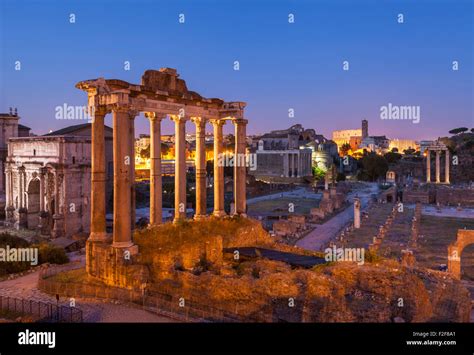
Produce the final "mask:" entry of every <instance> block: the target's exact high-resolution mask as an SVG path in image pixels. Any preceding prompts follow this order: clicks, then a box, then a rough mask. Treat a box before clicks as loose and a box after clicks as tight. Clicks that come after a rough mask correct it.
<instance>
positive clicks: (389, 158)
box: [384, 152, 402, 164]
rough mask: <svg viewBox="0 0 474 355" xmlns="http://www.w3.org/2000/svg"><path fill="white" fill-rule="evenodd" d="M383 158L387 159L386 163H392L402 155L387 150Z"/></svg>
mask: <svg viewBox="0 0 474 355" xmlns="http://www.w3.org/2000/svg"><path fill="white" fill-rule="evenodd" d="M384 158H385V160H386V161H387V163H389V164H394V163H396V162H398V161H399V160H400V159H401V158H402V155H401V154H399V153H394V152H388V153H386V154H385V155H384Z"/></svg>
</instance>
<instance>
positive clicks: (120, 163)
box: [112, 106, 134, 248]
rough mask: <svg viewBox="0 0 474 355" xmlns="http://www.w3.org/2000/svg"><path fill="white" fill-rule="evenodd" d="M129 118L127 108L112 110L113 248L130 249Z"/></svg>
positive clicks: (120, 107)
mask: <svg viewBox="0 0 474 355" xmlns="http://www.w3.org/2000/svg"><path fill="white" fill-rule="evenodd" d="M129 122H130V118H129V113H128V107H124V106H117V107H115V108H114V109H113V132H114V133H113V135H114V144H113V146H114V231H113V244H112V246H113V247H115V248H130V247H132V245H133V242H132V226H131V221H132V220H131V218H130V215H131V206H132V201H131V199H132V196H131V181H130V176H131V174H130V168H131V166H130V165H131V160H132V159H134V158H133V157H131V156H130V123H129Z"/></svg>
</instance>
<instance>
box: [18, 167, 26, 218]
mask: <svg viewBox="0 0 474 355" xmlns="http://www.w3.org/2000/svg"><path fill="white" fill-rule="evenodd" d="M24 170H25V169H24V168H23V167H20V168H18V185H19V186H18V187H19V188H18V190H19V197H20V198H19V205H18V209H22V208H23V200H24V198H25V192H24V190H23V188H24V183H23V180H24V179H23V175H24Z"/></svg>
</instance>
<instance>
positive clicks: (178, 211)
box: [172, 116, 186, 222]
mask: <svg viewBox="0 0 474 355" xmlns="http://www.w3.org/2000/svg"><path fill="white" fill-rule="evenodd" d="M172 120H173V121H174V123H175V142H174V144H175V172H174V222H178V221H179V220H182V219H185V218H186V120H185V118H184V117H180V116H173V117H172Z"/></svg>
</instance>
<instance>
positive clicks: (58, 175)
mask: <svg viewBox="0 0 474 355" xmlns="http://www.w3.org/2000/svg"><path fill="white" fill-rule="evenodd" d="M63 178H64V174H63V173H62V172H60V171H58V170H57V168H56V170H55V172H54V215H53V223H54V224H53V233H52V237H53V238H60V237H63V236H64V215H63V213H62V212H63V211H62V210H61V207H62V205H61V198H64V195H63V194H62V193H61V191H64V189H63V190H61V189H60V188H59V185H64V181H63Z"/></svg>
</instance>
